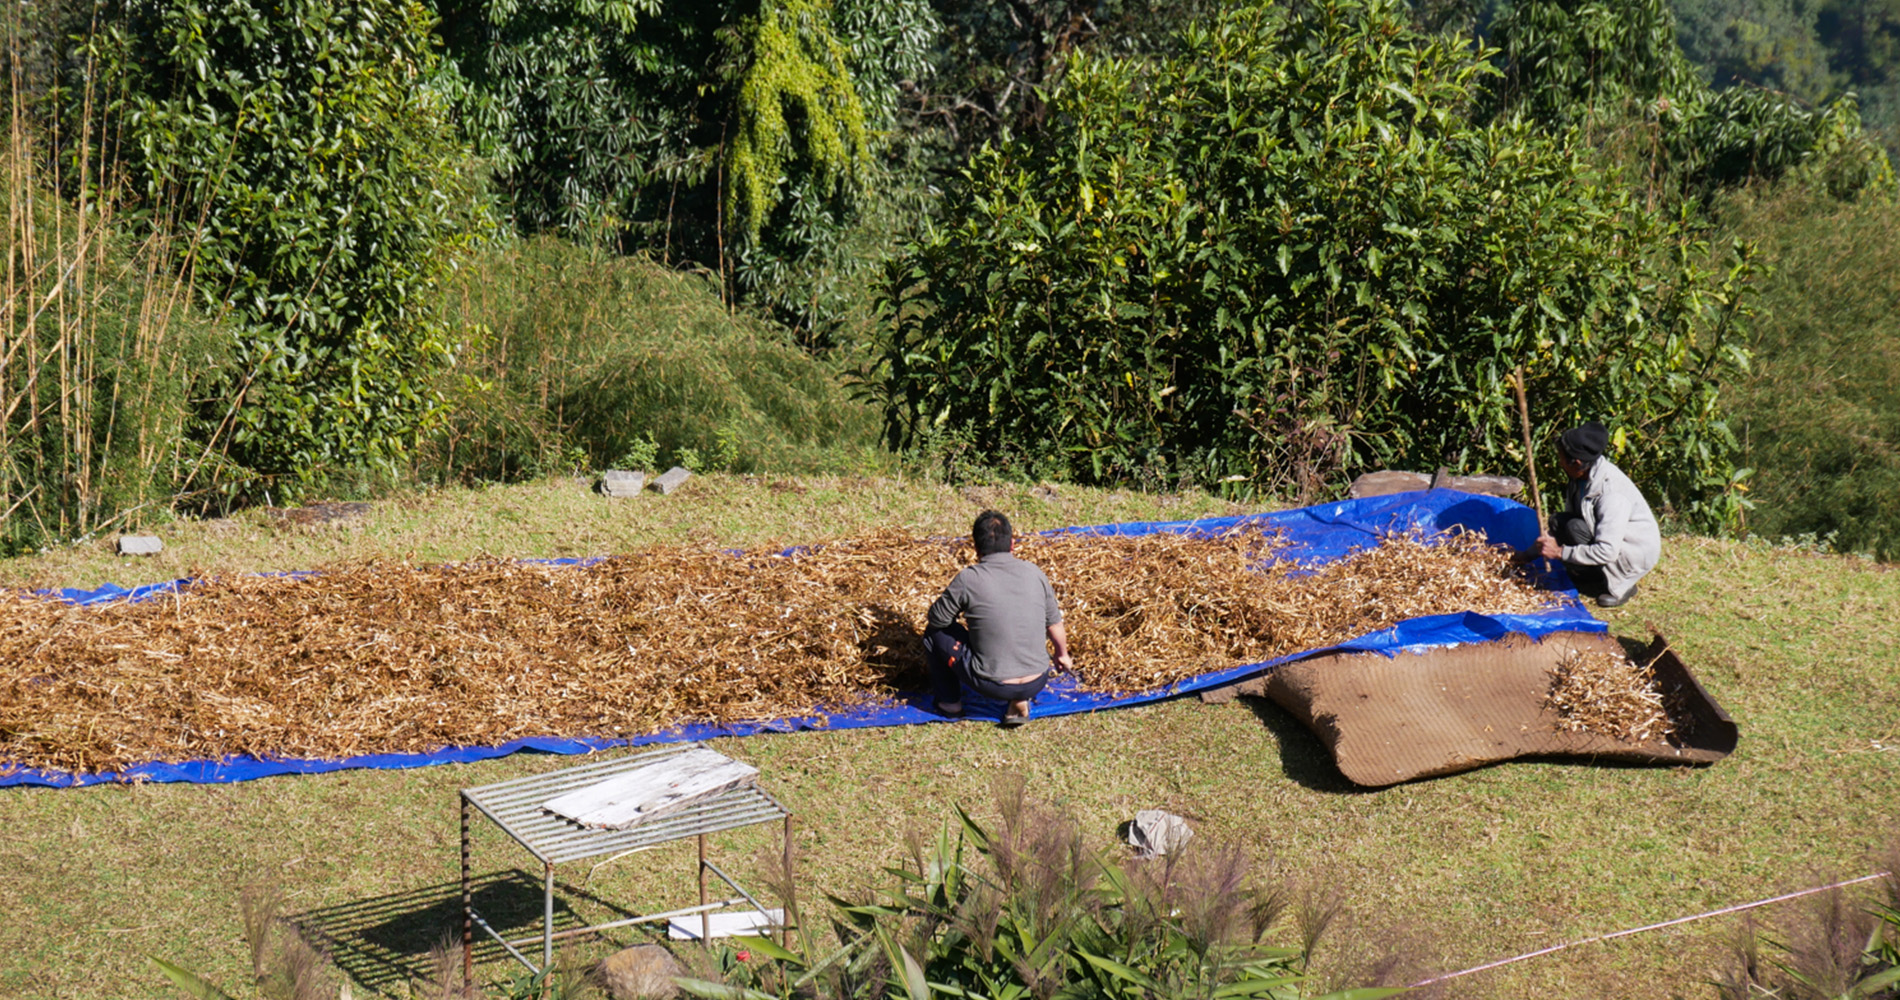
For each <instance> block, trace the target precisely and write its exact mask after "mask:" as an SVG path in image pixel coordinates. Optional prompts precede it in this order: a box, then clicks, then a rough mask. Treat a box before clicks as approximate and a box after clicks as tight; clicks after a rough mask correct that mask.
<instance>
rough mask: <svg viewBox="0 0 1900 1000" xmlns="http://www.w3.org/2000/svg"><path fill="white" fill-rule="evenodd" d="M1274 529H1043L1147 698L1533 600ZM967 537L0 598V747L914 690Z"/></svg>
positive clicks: (227, 749)
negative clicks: (1168, 688) (1325, 561)
mask: <svg viewBox="0 0 1900 1000" xmlns="http://www.w3.org/2000/svg"><path fill="white" fill-rule="evenodd" d="M1270 551H1271V540H1270V539H1268V538H1265V537H1263V536H1262V535H1261V534H1260V533H1259V532H1257V531H1240V532H1235V533H1233V534H1230V535H1228V536H1226V537H1222V538H1193V537H1185V536H1180V535H1170V534H1157V535H1149V536H1145V537H1139V538H1113V537H1099V536H1066V537H1058V538H1033V539H1026V540H1024V543H1023V544H1022V546H1021V547H1020V548H1019V549H1018V555H1019V556H1021V557H1023V558H1026V559H1029V560H1031V561H1033V562H1035V563H1037V564H1039V565H1041V566H1042V567H1043V568H1044V569H1045V570H1046V571H1047V572H1048V574H1049V576H1050V578H1051V580H1052V581H1053V582H1054V584H1055V587H1056V591H1057V594H1058V596H1059V597H1060V599H1061V601H1062V604H1063V607H1064V610H1065V614H1066V615H1067V619H1068V622H1069V631H1070V637H1071V646H1072V647H1073V651H1074V654H1075V659H1076V673H1077V674H1078V678H1077V679H1078V680H1079V681H1080V683H1082V684H1083V685H1084V686H1086V687H1088V688H1092V689H1096V690H1116V691H1126V690H1146V689H1151V688H1155V687H1159V686H1162V685H1165V684H1168V683H1170V682H1172V681H1176V680H1179V679H1181V678H1183V677H1187V676H1191V675H1194V674H1197V673H1201V672H1204V671H1206V670H1208V669H1210V668H1214V667H1219V666H1227V665H1232V664H1235V663H1240V662H1248V661H1253V660H1259V659H1265V658H1268V657H1272V656H1276V655H1280V654H1284V653H1288V652H1293V651H1296V650H1300V649H1307V648H1312V647H1316V646H1323V645H1327V644H1331V643H1334V642H1337V641H1340V640H1343V639H1346V638H1349V637H1351V636H1354V635H1358V634H1362V633H1365V632H1369V631H1372V630H1376V629H1380V628H1384V627H1387V626H1389V625H1391V624H1393V623H1395V622H1397V621H1400V620H1401V619H1405V618H1409V617H1414V616H1418V615H1422V614H1436V613H1443V612H1451V611H1463V610H1472V611H1483V612H1496V613H1502V612H1522V611H1529V610H1534V609H1536V608H1538V607H1541V606H1543V605H1544V604H1545V603H1546V602H1547V599H1548V597H1547V595H1546V594H1543V593H1541V592H1539V591H1536V590H1534V589H1532V588H1530V587H1528V586H1525V585H1523V584H1522V583H1519V582H1516V581H1513V580H1509V579H1505V578H1504V577H1505V575H1506V574H1505V572H1504V564H1503V555H1502V554H1501V553H1499V552H1498V551H1497V550H1494V549H1490V548H1487V547H1485V545H1484V544H1483V541H1482V539H1480V538H1476V537H1454V538H1451V539H1448V540H1445V541H1444V542H1443V544H1436V545H1427V544H1424V543H1421V542H1420V541H1418V540H1415V539H1411V538H1406V537H1398V536H1395V537H1393V538H1389V539H1387V540H1386V541H1385V543H1384V544H1382V545H1381V546H1379V547H1377V548H1374V549H1371V550H1368V551H1366V552H1363V553H1360V554H1359V555H1357V556H1355V557H1352V558H1350V559H1347V560H1342V561H1340V562H1336V563H1333V564H1330V565H1328V566H1326V567H1324V568H1321V569H1320V570H1318V571H1317V572H1314V573H1310V574H1296V575H1289V573H1288V572H1287V570H1288V569H1291V568H1292V567H1289V566H1284V565H1279V564H1272V565H1268V566H1266V567H1265V569H1264V570H1263V569H1262V563H1263V562H1270V560H1271V556H1270ZM968 558H969V546H968V543H967V542H964V543H960V544H957V543H948V542H941V541H919V540H917V539H914V538H909V537H905V536H901V535H896V534H886V535H880V536H876V537H871V538H863V539H854V540H843V541H835V542H829V543H826V544H823V545H820V546H815V547H811V548H808V549H803V550H800V551H799V552H798V553H797V554H795V555H791V556H781V555H764V554H758V553H753V554H747V555H741V556H735V555H734V554H732V553H730V552H728V551H724V550H721V549H718V548H714V547H711V546H703V547H683V548H660V549H651V550H647V551H643V552H636V553H632V554H629V555H625V556H619V557H614V558H610V559H604V560H601V561H599V562H596V563H593V564H592V565H588V566H584V567H580V568H572V567H556V566H541V565H534V564H523V563H516V562H507V561H499V560H488V561H474V562H465V563H451V564H446V565H441V566H426V567H425V566H411V565H407V564H404V563H398V562H386V561H379V562H369V563H362V564H355V565H342V566H332V567H328V568H326V569H324V570H323V571H322V572H321V573H318V574H315V575H312V576H308V577H304V578H301V579H292V578H286V577H240V578H232V579H215V580H208V581H204V582H201V583H198V584H196V585H194V586H192V587H190V588H189V589H188V590H186V591H185V592H183V593H182V594H179V595H176V596H171V597H165V598H162V599H158V600H152V601H148V602H143V603H139V604H118V605H113V606H108V607H90V608H77V607H71V606H68V605H65V604H62V603H59V602H56V601H49V600H45V599H41V598H37V597H34V596H32V595H27V594H20V595H16V596H15V597H14V599H11V600H7V599H4V598H0V760H6V761H12V762H14V763H15V764H20V765H27V766H33V767H43V768H59V769H65V770H73V771H99V770H113V769H118V768H122V767H125V766H127V765H130V764H134V763H140V762H145V761H153V760H187V759H205V758H217V757H221V756H224V755H227V754H237V753H243V754H254V755H267V756H288V757H313V758H334V757H340V756H346V755H355V754H363V753H372V752H391V753H399V752H428V751H433V750H435V749H438V748H440V747H442V746H445V745H492V744H495V743H500V742H505V741H507V740H510V739H514V738H518V737H522V736H538V735H550V734H558V735H569V736H582V735H595V736H625V735H633V734H638V733H645V732H652V731H655V730H659V729H663V728H666V727H669V726H672V725H675V724H679V723H685V722H733V721H742V720H761V719H772V718H781V717H787V716H796V715H803V714H807V713H809V711H810V710H811V707H812V706H813V705H819V704H823V705H826V706H831V707H834V708H836V707H844V706H849V705H853V704H858V703H862V702H865V701H867V700H876V699H881V698H883V697H885V696H887V695H889V694H890V693H891V692H893V691H895V690H899V689H906V688H908V689H916V688H918V687H921V686H922V685H921V681H922V676H921V670H922V664H921V657H920V652H919V642H918V638H919V634H920V630H921V628H922V623H923V617H924V612H925V610H926V609H927V608H928V607H929V605H930V603H931V601H932V600H934V599H935V598H936V596H937V594H938V593H939V592H940V591H941V590H942V588H943V586H944V584H945V583H946V582H947V581H948V580H949V579H950V577H951V576H952V575H953V574H954V573H955V572H956V571H957V569H958V568H959V567H960V566H961V565H963V564H964V563H965V562H966V561H967V560H968Z"/></svg>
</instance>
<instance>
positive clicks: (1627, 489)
mask: <svg viewBox="0 0 1900 1000" xmlns="http://www.w3.org/2000/svg"><path fill="white" fill-rule="evenodd" d="M1609 443H1610V433H1609V430H1608V429H1607V428H1605V427H1604V426H1603V425H1602V424H1599V423H1597V422H1595V421H1591V422H1590V423H1587V424H1584V425H1583V426H1581V427H1572V428H1571V429H1569V430H1567V431H1565V432H1563V434H1561V435H1559V436H1558V438H1557V464H1559V465H1561V466H1563V470H1564V474H1565V475H1567V476H1569V477H1570V482H1569V483H1568V484H1567V485H1566V486H1565V487H1564V510H1563V513H1561V514H1558V515H1557V516H1556V517H1555V518H1553V519H1552V520H1551V523H1550V530H1549V533H1548V534H1544V535H1539V536H1538V538H1537V541H1535V542H1533V543H1531V547H1530V548H1528V549H1525V550H1524V551H1522V552H1519V553H1517V554H1516V555H1515V556H1513V557H1512V562H1515V563H1517V564H1518V565H1520V566H1522V565H1524V564H1525V563H1528V562H1530V561H1531V560H1533V559H1539V558H1542V559H1561V560H1562V561H1563V564H1564V571H1565V572H1567V573H1569V574H1570V580H1571V582H1572V583H1575V584H1576V585H1577V593H1579V594H1584V595H1588V596H1591V597H1594V598H1596V602H1597V607H1600V608H1614V607H1620V606H1621V605H1623V604H1626V603H1628V601H1629V599H1630V598H1632V597H1635V596H1636V581H1638V580H1641V579H1642V578H1643V576H1644V574H1647V573H1648V572H1649V571H1650V570H1652V569H1655V568H1656V561H1657V560H1658V559H1660V558H1661V557H1662V532H1661V531H1660V530H1659V529H1658V528H1657V526H1656V517H1655V515H1654V514H1651V513H1650V510H1649V503H1648V501H1646V500H1644V499H1643V494H1642V491H1641V490H1638V489H1637V488H1636V484H1635V483H1633V482H1631V481H1630V477H1628V476H1626V475H1624V474H1623V470H1622V469H1619V468H1617V467H1616V466H1615V465H1614V464H1612V463H1611V462H1610V460H1609V459H1608V458H1607V457H1605V456H1604V454H1603V449H1604V448H1605V447H1607V446H1608V445H1609Z"/></svg>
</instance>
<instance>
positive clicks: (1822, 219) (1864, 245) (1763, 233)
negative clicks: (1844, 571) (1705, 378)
mask: <svg viewBox="0 0 1900 1000" xmlns="http://www.w3.org/2000/svg"><path fill="white" fill-rule="evenodd" d="M1720 217H1721V219H1722V221H1723V223H1724V224H1725V225H1727V226H1728V227H1729V228H1730V229H1731V230H1732V231H1734V232H1735V233H1736V234H1737V235H1740V236H1744V237H1747V238H1749V239H1752V240H1755V241H1756V242H1757V244H1758V245H1759V247H1760V253H1761V258H1762V260H1763V262H1764V263H1765V264H1766V265H1767V266H1768V267H1769V268H1770V269H1771V274H1770V276H1769V277H1768V278H1767V280H1766V281H1765V282H1764V283H1763V285H1762V289H1761V297H1760V300H1759V304H1760V309H1761V315H1760V317H1759V318H1758V319H1757V321H1756V324H1755V330H1754V345H1753V346H1754V350H1755V365H1754V370H1753V372H1752V373H1751V374H1750V375H1749V376H1748V377H1747V378H1746V379H1744V380H1742V381H1741V382H1740V383H1739V384H1738V385H1737V386H1736V387H1735V390H1734V391H1733V392H1732V393H1731V394H1730V396H1729V398H1730V399H1731V404H1730V405H1731V406H1732V408H1733V413H1734V419H1735V424H1736V430H1737V433H1738V435H1739V436H1740V437H1741V439H1742V442H1743V444H1744V446H1745V448H1746V455H1745V458H1744V461H1745V462H1746V463H1747V464H1749V465H1752V466H1753V467H1754V468H1755V470H1756V471H1755V475H1754V479H1753V486H1752V490H1753V501H1754V510H1753V511H1752V512H1751V513H1750V515H1749V528H1750V530H1751V531H1752V532H1754V533H1756V534H1760V535H1766V536H1769V537H1780V536H1787V535H1814V536H1816V537H1821V538H1826V537H1830V536H1831V537H1832V539H1833V543H1834V545H1836V546H1837V547H1838V548H1840V549H1842V550H1846V551H1874V552H1877V553H1879V554H1881V555H1882V556H1884V557H1886V558H1892V557H1893V556H1894V555H1895V553H1896V552H1900V252H1896V249H1895V244H1894V234H1895V233H1896V232H1900V201H1897V200H1895V199H1894V198H1892V197H1871V198H1864V199H1862V200H1860V201H1857V202H1850V203H1842V202H1838V201H1835V200H1833V199H1832V198H1830V197H1828V196H1826V195H1825V194H1822V193H1818V192H1816V191H1815V190H1814V189H1813V188H1811V187H1807V186H1801V185H1793V184H1787V185H1782V186H1780V187H1777V188H1772V189H1767V190H1764V191H1752V192H1744V193H1739V194H1737V195H1736V196H1734V197H1732V198H1730V199H1728V200H1726V201H1725V202H1723V203H1722V205H1721V206H1720Z"/></svg>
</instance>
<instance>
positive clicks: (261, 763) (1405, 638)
mask: <svg viewBox="0 0 1900 1000" xmlns="http://www.w3.org/2000/svg"><path fill="white" fill-rule="evenodd" d="M1243 522H1244V523H1246V524H1249V525H1260V526H1262V527H1264V528H1266V529H1268V530H1278V531H1280V532H1282V534H1283V537H1284V539H1285V541H1286V543H1287V545H1286V548H1284V549H1282V550H1281V553H1282V554H1283V555H1286V556H1289V557H1291V558H1296V559H1299V560H1300V561H1302V562H1308V563H1312V564H1316V565H1317V564H1323V563H1326V562H1331V561H1332V560H1334V559H1339V558H1342V557H1344V556H1346V555H1349V554H1350V553H1352V552H1353V551H1356V550H1358V549H1362V548H1366V547H1368V546H1371V545H1376V544H1377V543H1378V540H1379V538H1380V536H1381V535H1384V534H1387V533H1390V532H1393V531H1419V532H1424V533H1438V532H1443V531H1448V530H1454V529H1460V528H1462V529H1465V530H1473V531H1482V532H1484V533H1485V534H1486V536H1487V537H1489V538H1490V539H1491V540H1492V541H1494V542H1503V543H1506V544H1509V545H1511V546H1512V547H1514V548H1523V547H1525V546H1528V545H1529V544H1530V543H1531V541H1532V540H1533V539H1534V538H1535V537H1536V533H1537V520H1536V515H1535V514H1534V513H1532V511H1531V510H1530V509H1529V508H1527V507H1525V506H1523V505H1522V504H1519V503H1516V502H1514V501H1511V500H1505V499H1501V498H1497V497H1488V496H1478V495H1473V494H1467V493H1459V492H1455V491H1451V490H1430V491H1423V492H1416V493H1400V494H1394V495H1391V496H1384V497H1369V498H1366V499H1362V500H1346V501H1340V502H1338V503H1331V504H1321V505H1318V506H1313V507H1302V508H1298V509H1296V510H1289V511H1275V512H1271V513H1266V514H1249V515H1240V516H1235V517H1220V518H1202V519H1198V520H1188V521H1134V522H1123V523H1119V524H1103V525H1089V526H1077V527H1071V528H1061V529H1056V531H1054V532H1048V533H1049V534H1059V533H1090V534H1108V535H1146V534H1153V533H1155V532H1159V531H1175V532H1214V531H1222V530H1226V529H1228V528H1231V527H1233V526H1235V525H1237V524H1241V523H1243ZM596 558H598V557H596ZM535 561H536V562H545V563H550V564H555V565H579V564H584V563H589V562H593V561H594V559H549V560H535ZM1543 572H1544V575H1543V577H1542V578H1541V579H1540V581H1539V584H1540V586H1543V587H1545V588H1547V589H1550V590H1552V591H1555V592H1558V593H1560V594H1562V595H1563V597H1564V599H1563V601H1562V603H1561V604H1560V605H1559V606H1558V607H1555V608H1551V609H1548V610H1545V611H1542V612H1538V613H1536V614H1529V615H1480V614H1475V613H1472V612H1461V613H1456V614H1445V615H1429V616H1426V617H1422V618H1412V619H1408V620H1406V621H1403V622H1400V623H1399V624H1397V625H1395V626H1393V627H1391V628H1388V629H1384V630H1382V631H1379V632H1373V633H1370V634H1367V635H1363V636H1360V637H1358V638H1356V639H1353V640H1351V641H1349V642H1344V643H1340V644H1339V645H1336V646H1328V647H1325V648H1322V649H1310V650H1302V651H1300V652H1297V653H1291V654H1288V655H1286V656H1282V657H1278V658H1276V659H1271V660H1263V661H1261V662H1258V663H1247V664H1241V665H1238V666H1235V667H1231V668H1228V669H1226V670H1219V671H1214V672H1211V673H1206V674H1201V675H1198V676H1195V677H1192V678H1189V679H1187V680H1184V681H1181V682H1178V683H1176V684H1174V685H1172V686H1170V687H1167V688H1163V689H1159V690H1155V691H1149V692H1144V693H1140V694H1125V695H1113V694H1101V693H1088V692H1080V691H1077V690H1075V682H1074V680H1073V678H1069V677H1059V678H1056V679H1055V680H1054V681H1052V682H1051V684H1050V686H1049V688H1048V689H1047V690H1046V691H1045V692H1044V693H1043V694H1042V696H1040V697H1039V698H1038V699H1037V700H1036V706H1035V711H1036V716H1037V717H1038V718H1042V717H1049V716H1058V715H1074V714H1078V713H1082V712H1096V711H1101V710H1104V709H1110V708H1126V707H1129V706H1133V705H1143V704H1149V703H1152V702H1157V701H1162V700H1165V699H1168V698H1174V697H1179V696H1181V695H1185V694H1192V693H1194V692H1196V691H1201V690H1205V689H1208V688H1215V687H1221V686H1224V685H1227V684H1232V683H1235V682H1237V681H1240V680H1243V679H1246V678H1248V677H1251V676H1254V675H1255V674H1260V673H1264V672H1266V671H1269V670H1271V669H1273V668H1274V667H1276V666H1279V665H1280V664H1283V663H1289V662H1292V661H1294V660H1299V659H1305V658H1307V657H1310V656H1317V655H1321V654H1324V653H1333V652H1380V653H1385V654H1386V655H1393V654H1395V653H1398V652H1404V651H1420V650H1423V649H1427V648H1432V647H1443V646H1454V645H1461V644H1465V643H1479V642H1495V641H1497V640H1499V639H1502V638H1503V637H1504V636H1506V635H1509V634H1511V633H1513V632H1516V633H1522V634H1525V635H1529V636H1532V637H1536V638H1542V637H1543V636H1545V635H1548V634H1550V633H1552V632H1559V631H1583V632H1604V631H1607V630H1608V626H1606V625H1605V624H1604V623H1603V622H1601V621H1599V620H1597V619H1596V618H1595V617H1593V616H1592V615H1591V614H1590V613H1589V611H1587V610H1585V609H1584V607H1583V605H1582V603H1581V602H1579V601H1578V600H1577V596H1576V591H1575V590H1574V589H1573V588H1572V587H1571V586H1570V582H1569V580H1568V579H1566V578H1565V576H1564V574H1563V569H1562V567H1561V566H1549V565H1546V566H1545V567H1544V570H1543ZM190 582H191V581H189V580H169V581H165V582H162V583H153V584H146V585H144V586H140V587H134V588H131V589H126V588H122V587H118V586H116V585H113V584H106V585H104V586H102V587H99V588H96V589H93V590H76V589H68V590H60V591H49V592H45V593H47V594H48V595H49V596H57V597H59V598H61V599H64V600H67V601H71V602H73V603H75V604H82V605H90V604H100V603H107V602H112V601H120V600H142V599H145V598H149V597H152V596H155V595H159V594H164V593H170V592H172V591H174V590H177V589H178V588H180V587H182V586H185V585H188V584H189V583H190ZM928 703H929V696H928V695H927V694H924V693H912V694H904V695H900V696H899V698H898V699H897V700H895V701H892V702H889V703H885V704H881V705H874V706H870V707H860V708H853V709H847V710H842V711H836V712H832V711H827V710H825V708H824V707H823V706H819V707H816V708H814V709H813V711H812V714H810V715H806V716H802V717H798V718H790V719H777V720H773V721H770V722H747V723H733V724H726V725H710V724H707V725H690V726H681V727H678V728H675V729H670V730H666V731H664V732H658V733H650V734H647V735H644V736H638V737H633V738H630V739H607V738H600V739H590V738H571V737H557V736H534V737H526V738H523V739H518V740H512V741H509V742H507V743H503V744H501V745H499V746H488V747H444V748H442V749H440V750H437V751H434V752H432V753H402V754H366V755H363V756H358V757H345V758H340V759H336V760H313V759H291V758H282V759H280V758H257V757H248V756H234V757H227V758H225V759H223V760H215V761H214V760H197V761H185V762H182V763H151V764H142V765H139V766H137V767H134V768H130V769H128V770H125V771H117V772H103V773H87V774H74V773H69V772H63V771H48V770H35V769H25V768H23V769H20V770H17V771H14V772H13V773H11V774H7V775H0V787H7V786H14V785H40V786H48V787H57V788H71V787H80V786H85V785H95V784H101V783H108V782H128V781H153V782H192V783H199V784H214V783H225V782H236V781H250V780H253V779H256V778H265V777H271V776H273V775H279V774H321V773H325V772H329V771H341V770H348V769H353V768H378V769H395V768H408V767H426V766H429V765H433V764H450V763H470V762H473V761H479V760H491V759H493V758H496V757H505V756H507V755H509V754H512V753H519V752H521V751H523V750H535V751H540V752H543V753H558V754H583V753H592V752H594V751H598V750H606V749H611V748H614V747H637V746H646V745H650V744H657V743H676V742H686V741H691V740H703V739H710V738H713V737H743V736H752V735H757V734H760V733H788V732H795V731H799V730H824V729H866V728H871V727H875V726H902V725H916V724H919V723H925V722H943V721H947V720H945V719H944V718H943V717H942V716H940V715H937V714H936V713H934V712H932V711H929V710H928V709H927V708H926V707H925V706H927V705H928ZM1001 711H1002V706H1001V705H998V704H994V703H989V702H986V701H985V700H984V699H981V698H972V699H970V700H969V705H968V712H969V715H970V716H973V717H978V718H981V717H985V716H992V717H993V716H998V715H1000V714H1001Z"/></svg>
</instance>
